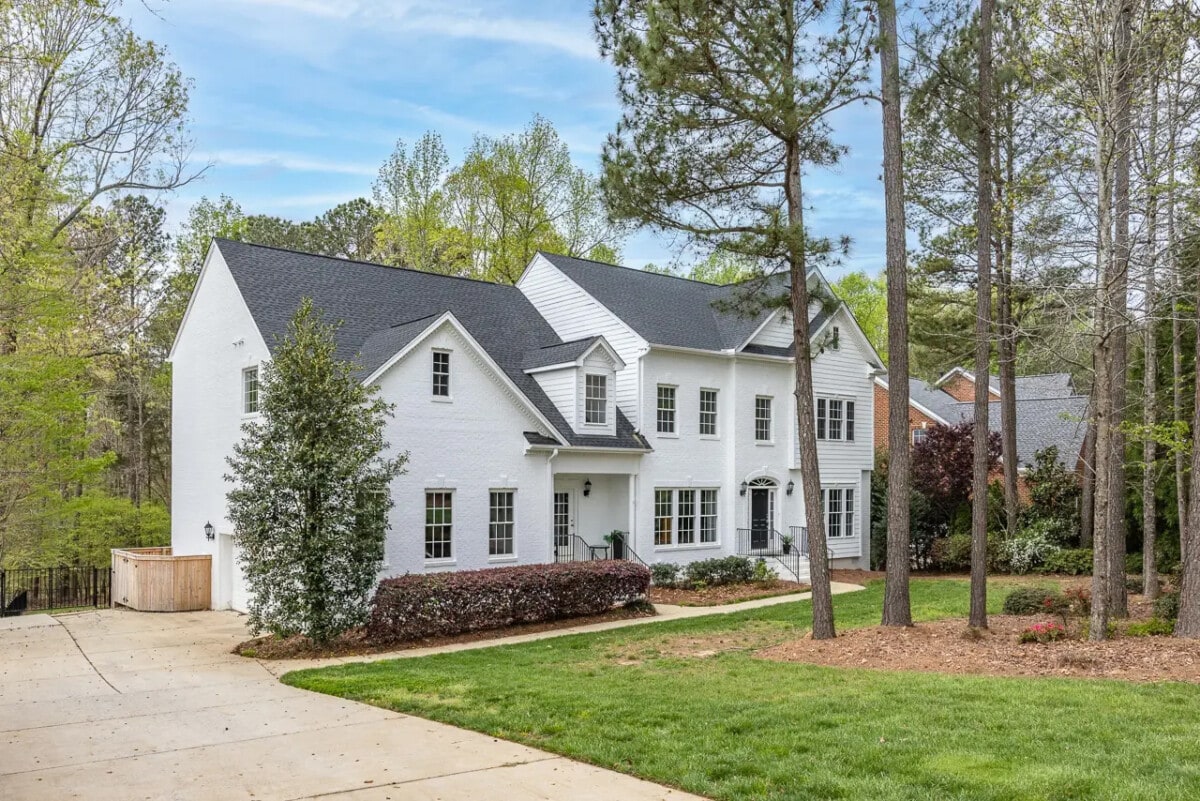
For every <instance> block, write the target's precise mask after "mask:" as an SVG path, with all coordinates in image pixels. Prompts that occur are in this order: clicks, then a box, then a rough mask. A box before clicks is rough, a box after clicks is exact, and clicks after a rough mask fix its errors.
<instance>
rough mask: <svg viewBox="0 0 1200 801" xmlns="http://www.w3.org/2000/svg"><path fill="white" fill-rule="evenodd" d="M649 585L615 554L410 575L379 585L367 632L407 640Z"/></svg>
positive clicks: (642, 590) (577, 608)
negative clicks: (593, 558) (613, 556)
mask: <svg viewBox="0 0 1200 801" xmlns="http://www.w3.org/2000/svg"><path fill="white" fill-rule="evenodd" d="M649 587H650V571H649V570H647V569H646V568H645V567H643V566H642V565H636V564H632V563H630V562H622V561H616V560H605V561H594V562H567V563H563V564H545V565H521V566H518V567H497V568H490V569H487V570H463V571H459V572H455V573H427V574H409V575H406V576H397V577H396V578H389V579H384V580H383V581H381V582H380V583H379V589H378V590H376V592H375V599H374V600H373V601H372V602H371V619H370V621H369V622H368V623H367V631H368V635H369V636H370V637H371V638H372V639H375V640H388V641H394V640H413V639H421V638H425V637H444V636H448V635H452V634H462V633H464V632H468V631H478V630H480V629H492V628H500V627H502V626H509V625H512V624H514V623H540V622H542V621H546V620H560V619H562V618H568V617H581V616H583V615H596V614H600V613H601V612H606V611H608V610H609V609H611V608H612V607H613V606H615V605H616V604H620V603H625V602H627V601H632V600H636V599H638V598H642V597H644V596H645V595H646V592H647V590H648V589H649Z"/></svg>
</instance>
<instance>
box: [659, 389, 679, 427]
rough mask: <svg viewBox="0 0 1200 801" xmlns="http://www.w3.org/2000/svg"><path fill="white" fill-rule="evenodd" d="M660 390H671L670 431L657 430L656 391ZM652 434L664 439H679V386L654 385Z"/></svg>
mask: <svg viewBox="0 0 1200 801" xmlns="http://www.w3.org/2000/svg"><path fill="white" fill-rule="evenodd" d="M660 389H670V390H672V395H671V397H672V400H673V401H674V407H673V408H672V410H671V415H672V416H671V428H672V430H671V431H659V430H658V412H659V408H660V407H659V405H658V391H659V390H660ZM654 433H655V435H656V436H659V437H662V438H664V439H679V385H678V384H655V385H654Z"/></svg>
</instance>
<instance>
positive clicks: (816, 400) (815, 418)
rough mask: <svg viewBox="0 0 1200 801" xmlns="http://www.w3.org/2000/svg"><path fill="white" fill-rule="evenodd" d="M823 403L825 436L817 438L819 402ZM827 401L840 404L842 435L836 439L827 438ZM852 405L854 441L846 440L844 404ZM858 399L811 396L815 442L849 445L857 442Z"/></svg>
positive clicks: (841, 396) (818, 430) (846, 396)
mask: <svg viewBox="0 0 1200 801" xmlns="http://www.w3.org/2000/svg"><path fill="white" fill-rule="evenodd" d="M821 401H825V436H823V437H822V436H819V434H820V433H821V426H820V423H819V422H818V421H819V420H820V411H819V410H820V402H821ZM829 401H838V402H839V403H841V404H842V417H841V423H842V435H841V436H840V437H838V438H837V439H833V438H831V437H830V436H829ZM847 403H851V404H854V429H855V430H854V439H846V419H847V418H846V404H847ZM858 407H859V403H858V398H856V397H854V396H851V395H815V396H813V431H814V432H815V433H817V434H818V436H817V442H841V443H847V444H850V445H853V444H855V443H856V442H858V422H859V421H858Z"/></svg>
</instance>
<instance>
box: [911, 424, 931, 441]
mask: <svg viewBox="0 0 1200 801" xmlns="http://www.w3.org/2000/svg"><path fill="white" fill-rule="evenodd" d="M928 433H929V432H928V431H926V430H925V429H924V428H914V429H913V430H912V444H913V445H920V444H921V443H922V442H924V441H925V436H926V435H927V434H928Z"/></svg>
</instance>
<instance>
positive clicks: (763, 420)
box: [754, 395, 771, 442]
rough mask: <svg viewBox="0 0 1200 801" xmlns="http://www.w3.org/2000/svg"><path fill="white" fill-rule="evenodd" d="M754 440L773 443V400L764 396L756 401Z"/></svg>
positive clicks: (760, 396)
mask: <svg viewBox="0 0 1200 801" xmlns="http://www.w3.org/2000/svg"><path fill="white" fill-rule="evenodd" d="M754 439H755V441H757V442H770V441H771V399H770V398H766V397H763V396H762V395H759V396H758V397H757V398H755V399H754Z"/></svg>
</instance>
